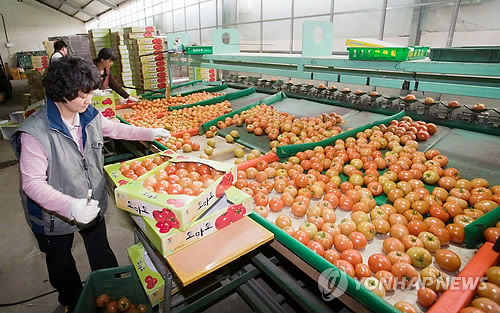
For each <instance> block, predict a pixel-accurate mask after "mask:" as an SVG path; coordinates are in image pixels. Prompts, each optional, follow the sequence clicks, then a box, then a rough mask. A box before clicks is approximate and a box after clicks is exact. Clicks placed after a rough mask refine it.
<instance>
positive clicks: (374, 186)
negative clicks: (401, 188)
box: [367, 181, 383, 196]
mask: <svg viewBox="0 0 500 313" xmlns="http://www.w3.org/2000/svg"><path fill="white" fill-rule="evenodd" d="M367 188H368V189H369V190H370V191H371V193H372V194H373V196H379V195H381V194H382V191H383V190H382V185H381V184H380V183H379V182H377V181H374V182H371V183H369V184H368V185H367Z"/></svg>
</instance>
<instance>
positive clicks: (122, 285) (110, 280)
mask: <svg viewBox="0 0 500 313" xmlns="http://www.w3.org/2000/svg"><path fill="white" fill-rule="evenodd" d="M103 293H106V294H108V295H109V297H110V299H111V300H116V301H118V300H119V299H120V298H121V297H127V298H129V300H130V302H131V303H134V304H135V305H137V304H141V303H142V304H145V305H147V306H148V312H151V311H152V308H151V304H150V303H149V300H148V298H147V296H146V293H145V292H144V289H143V288H142V285H141V282H140V281H139V277H138V276H137V273H136V272H135V269H134V266H133V265H127V266H122V267H114V268H108V269H102V270H97V271H93V272H92V273H90V275H89V277H88V278H87V281H86V282H85V286H84V287H83V290H82V293H81V294H80V298H79V299H78V303H77V305H76V309H75V312H104V308H102V309H98V308H97V307H96V304H95V301H96V298H97V297H98V296H100V295H101V294H103Z"/></svg>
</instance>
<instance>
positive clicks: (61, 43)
mask: <svg viewBox="0 0 500 313" xmlns="http://www.w3.org/2000/svg"><path fill="white" fill-rule="evenodd" d="M67 47H68V45H67V44H66V43H65V42H64V41H63V40H58V41H56V42H54V50H55V51H59V50H61V49H62V48H67Z"/></svg>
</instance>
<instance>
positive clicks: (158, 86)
mask: <svg viewBox="0 0 500 313" xmlns="http://www.w3.org/2000/svg"><path fill="white" fill-rule="evenodd" d="M166 87H167V83H166V82H165V83H154V84H149V83H148V84H143V85H142V88H144V89H162V88H166Z"/></svg>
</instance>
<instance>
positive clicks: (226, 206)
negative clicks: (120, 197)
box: [134, 186, 252, 257]
mask: <svg viewBox="0 0 500 313" xmlns="http://www.w3.org/2000/svg"><path fill="white" fill-rule="evenodd" d="M251 206H252V197H251V196H249V195H248V194H246V193H244V192H243V191H241V190H239V189H238V188H236V187H234V186H232V187H230V188H229V189H228V190H226V191H225V192H224V196H223V197H221V198H220V199H219V200H218V201H217V202H216V203H214V204H213V205H212V206H211V207H210V208H209V209H208V210H207V211H206V212H205V213H204V214H203V216H202V217H200V218H198V219H197V220H196V221H194V222H193V223H191V224H190V225H189V226H188V228H187V229H186V230H184V231H181V230H178V229H170V230H169V231H168V232H167V233H161V232H160V231H159V228H158V227H157V226H156V225H157V223H159V222H161V219H162V218H164V217H163V216H161V217H158V218H157V219H150V218H147V217H138V216H134V221H135V222H136V223H137V225H138V226H139V227H140V228H141V229H142V230H143V231H144V233H145V234H146V236H147V237H148V238H149V239H150V240H151V242H152V243H153V245H154V246H155V247H156V249H157V250H158V251H159V252H160V253H161V254H162V255H163V256H164V257H167V256H169V255H171V254H172V253H174V252H177V251H179V250H182V249H183V248H185V247H187V246H189V245H191V244H193V243H195V242H197V241H199V240H202V239H204V238H206V237H207V236H209V235H211V234H213V233H215V232H217V231H218V230H221V229H223V228H224V227H226V226H228V225H229V224H231V223H234V222H236V221H238V220H240V219H241V218H243V217H244V216H246V215H248V214H249V213H251ZM165 214H169V212H168V209H165Z"/></svg>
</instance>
